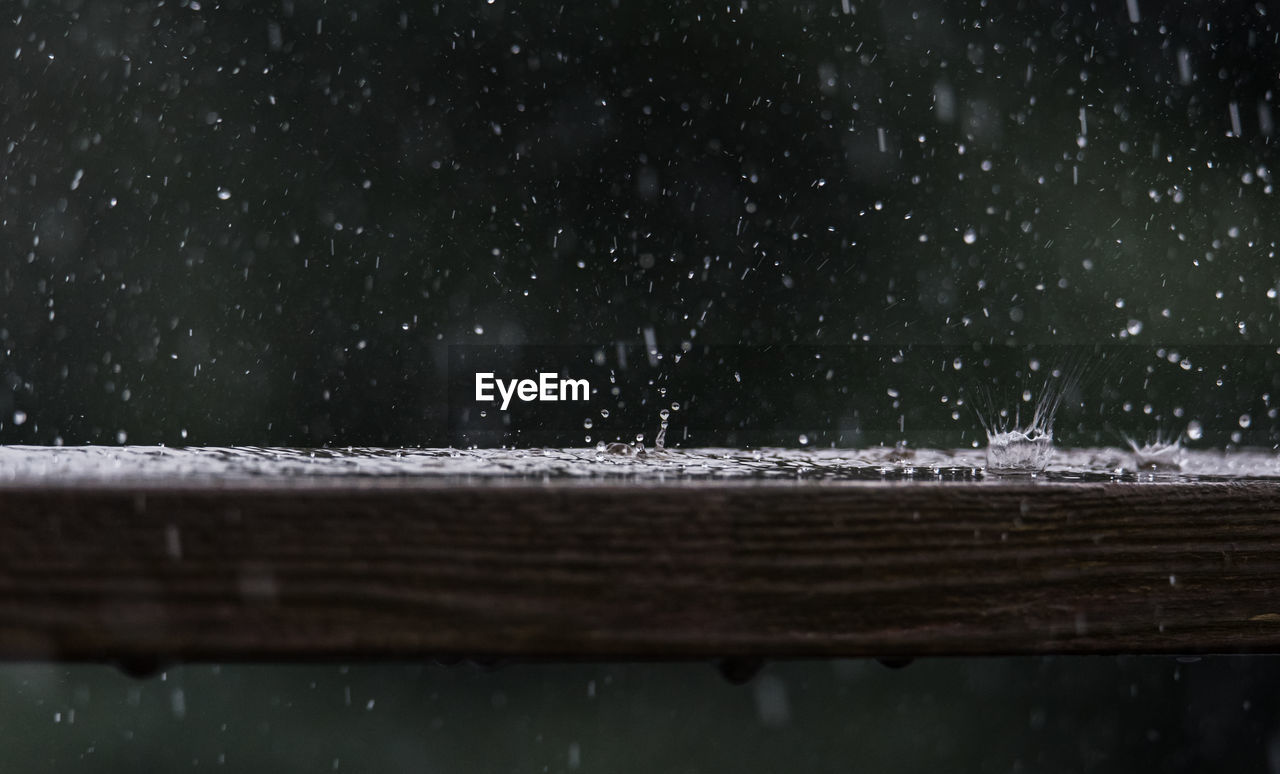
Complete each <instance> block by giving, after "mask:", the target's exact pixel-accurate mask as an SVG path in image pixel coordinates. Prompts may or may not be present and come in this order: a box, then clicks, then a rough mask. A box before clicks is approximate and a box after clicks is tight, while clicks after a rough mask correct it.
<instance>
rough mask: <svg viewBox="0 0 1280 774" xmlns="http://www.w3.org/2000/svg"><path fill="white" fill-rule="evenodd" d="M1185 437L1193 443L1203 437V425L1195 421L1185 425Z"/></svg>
mask: <svg viewBox="0 0 1280 774" xmlns="http://www.w3.org/2000/svg"><path fill="white" fill-rule="evenodd" d="M1187 437H1188V438H1190V439H1191V440H1193V441H1198V440H1200V439H1201V438H1203V437H1204V425H1202V424H1200V423H1199V422H1197V421H1196V420H1194V419H1193V420H1191V421H1190V422H1188V423H1187Z"/></svg>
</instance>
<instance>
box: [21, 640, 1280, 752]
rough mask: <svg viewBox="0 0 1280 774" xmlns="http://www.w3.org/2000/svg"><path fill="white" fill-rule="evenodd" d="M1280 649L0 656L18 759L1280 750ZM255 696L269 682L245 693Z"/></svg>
mask: <svg viewBox="0 0 1280 774" xmlns="http://www.w3.org/2000/svg"><path fill="white" fill-rule="evenodd" d="M1277 677H1280V664H1277V663H1276V660H1275V659H1274V658H1271V659H1264V658H1257V657H1254V658H1240V657H1225V656H1223V657H1213V658H1206V659H1202V660H1198V661H1194V663H1185V660H1184V661H1179V660H1175V659H1173V658H1169V657H1150V658H1109V657H1093V658H1083V657H1073V658H1016V659H926V660H923V661H920V662H918V663H914V664H911V665H909V666H907V667H905V668H903V669H888V668H886V667H884V666H882V665H880V664H878V663H876V662H875V661H872V660H861V661H821V662H790V663H788V662H781V663H774V664H770V665H768V666H766V668H765V669H764V671H763V672H761V673H760V674H759V675H757V676H756V677H755V678H754V679H753V680H752V681H751V682H749V683H747V684H745V685H731V684H729V683H728V682H726V681H725V680H724V679H722V678H721V677H720V675H719V674H717V672H716V670H715V669H714V668H713V667H712V665H711V664H558V665H551V664H543V665H537V664H515V665H506V666H501V667H499V668H496V669H494V668H478V667H475V666H467V665H460V666H455V667H442V666H434V665H410V664H384V665H378V666H372V665H359V664H356V665H351V666H336V665H292V666H275V665H244V664H239V665H235V664H231V665H223V666H210V665H192V666H187V667H182V668H178V669H171V670H168V671H166V672H164V673H162V674H160V675H157V676H155V677H153V678H151V679H149V680H145V681H137V680H133V679H131V678H128V677H125V676H124V675H122V674H120V673H119V672H116V671H114V670H111V669H110V668H108V667H100V666H65V665H10V666H6V667H0V694H3V696H4V699H5V700H4V702H2V703H0V728H3V730H4V732H3V741H4V743H3V744H2V745H0V767H3V769H4V770H5V771H59V772H61V771H69V772H70V771H95V772H136V771H204V770H214V771H222V770H226V771H244V772H286V771H308V772H318V771H338V772H352V771H354V772H422V771H428V772H430V771H442V772H473V771H484V772H549V773H552V774H567V773H571V772H618V773H620V774H630V773H631V772H636V773H637V774H639V773H640V772H644V773H646V774H647V773H649V772H672V773H673V774H720V773H721V772H747V773H750V774H756V773H760V774H765V773H767V772H777V773H778V774H783V773H784V772H833V773H834V772H848V771H864V770H866V771H877V772H899V771H901V772H920V771H965V772H1039V773H1042V774H1049V773H1051V772H1064V773H1066V772H1082V771H1089V772H1117V774H1119V773H1124V774H1132V773H1133V772H1148V771H1150V772H1203V771H1230V772H1240V774H1255V773H1256V774H1273V773H1274V772H1276V771H1277V770H1280V724H1277V721H1276V718H1277V710H1280V706H1278V704H1277V697H1280V694H1278V693H1277V692H1276V690H1275V685H1276V680H1277ZM246 697H252V698H253V699H254V700H253V701H246Z"/></svg>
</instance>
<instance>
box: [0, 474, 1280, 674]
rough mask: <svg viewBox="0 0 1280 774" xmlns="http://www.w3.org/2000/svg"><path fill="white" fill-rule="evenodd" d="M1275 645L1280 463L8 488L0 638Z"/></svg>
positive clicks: (440, 644) (268, 647)
mask: <svg viewBox="0 0 1280 774" xmlns="http://www.w3.org/2000/svg"><path fill="white" fill-rule="evenodd" d="M1245 651H1250V652H1260V651H1265V652H1276V651H1280V484H1276V483H1267V482H1253V483H1165V484H1161V483H1145V484H1141V483H1114V484H1108V483H1034V482H1027V481H1008V482H990V481H988V482H953V483H928V484H889V483H886V484H875V483H847V482H846V483H820V484H806V483H775V484H769V483H749V482H687V483H683V484H680V485H668V486H662V485H652V484H645V485H628V484H625V483H608V482H603V483H602V482H595V483H592V482H556V483H552V484H548V485H539V484H529V483H510V484H505V485H504V484H502V483H501V482H496V483H494V482H490V483H483V482H480V483H471V484H460V485H445V484H414V483H412V482H406V481H403V480H391V481H383V482H379V481H376V480H375V481H355V482H344V481H328V482H308V481H304V480H295V481H293V482H272V481H263V482H257V483H253V484H244V483H241V484H236V485H219V484H216V483H205V484H194V485H189V486H186V487H184V488H181V489H178V488H173V487H171V486H165V485H162V484H158V483H154V482H152V483H139V484H137V485H133V486H128V485H116V486H103V487H94V486H73V487H59V486H56V485H54V484H51V483H45V484H41V485H39V486H13V485H7V486H0V657H4V658H58V659H72V660H81V659H87V660H121V661H124V662H126V663H146V662H147V661H148V660H149V659H161V660H169V659H200V660H204V659H212V660H239V659H269V660H277V659H310V658H343V659H346V658H383V657H397V658H398V657H409V658H419V657H430V656H449V655H459V656H497V657H526V658H553V659H561V658H563V659H579V658H587V659H622V658H702V657H717V656H742V657H818V656H864V655H866V656H881V657H901V656H920V655H933V654H1017V653H1111V652H1130V653H1187V654H1190V653H1203V652H1245Z"/></svg>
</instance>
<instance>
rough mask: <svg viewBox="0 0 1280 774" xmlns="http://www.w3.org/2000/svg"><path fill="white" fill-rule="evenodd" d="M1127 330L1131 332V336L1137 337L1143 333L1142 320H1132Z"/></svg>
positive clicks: (1126, 327)
mask: <svg viewBox="0 0 1280 774" xmlns="http://www.w3.org/2000/svg"><path fill="white" fill-rule="evenodd" d="M1125 330H1127V331H1129V335H1130V336H1137V335H1138V334H1139V333H1142V320H1130V321H1129V324H1128V325H1126V326H1125Z"/></svg>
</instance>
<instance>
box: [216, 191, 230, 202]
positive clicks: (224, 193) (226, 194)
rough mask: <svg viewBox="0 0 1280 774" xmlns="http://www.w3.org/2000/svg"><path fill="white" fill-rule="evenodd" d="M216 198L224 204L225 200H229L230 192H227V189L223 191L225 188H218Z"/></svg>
mask: <svg viewBox="0 0 1280 774" xmlns="http://www.w3.org/2000/svg"><path fill="white" fill-rule="evenodd" d="M218 198H219V199H221V200H222V201H224V202H225V201H226V200H227V199H230V198H231V192H230V191H228V190H227V189H225V188H219V189H218Z"/></svg>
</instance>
